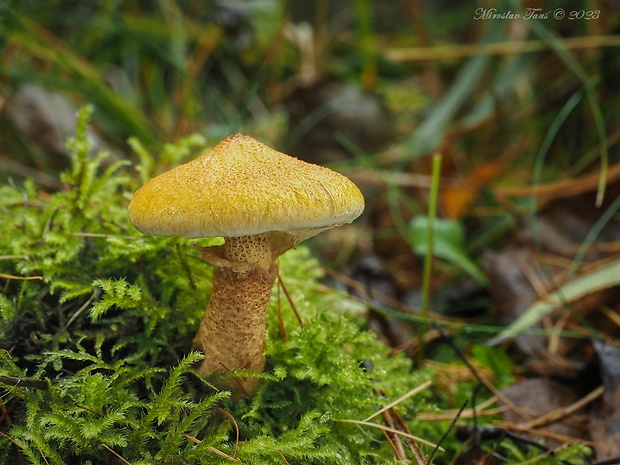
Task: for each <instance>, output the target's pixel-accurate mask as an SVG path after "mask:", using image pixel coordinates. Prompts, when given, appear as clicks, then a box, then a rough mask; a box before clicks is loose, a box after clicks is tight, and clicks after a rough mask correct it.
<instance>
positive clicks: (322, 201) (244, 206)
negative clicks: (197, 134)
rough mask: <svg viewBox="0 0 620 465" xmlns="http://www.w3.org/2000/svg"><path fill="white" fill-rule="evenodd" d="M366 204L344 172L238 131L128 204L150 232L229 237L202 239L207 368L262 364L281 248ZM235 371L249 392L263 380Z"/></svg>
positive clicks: (232, 382) (208, 372) (202, 333)
mask: <svg viewBox="0 0 620 465" xmlns="http://www.w3.org/2000/svg"><path fill="white" fill-rule="evenodd" d="M363 209H364V197H363V196H362V194H361V192H360V191H359V189H358V188H357V187H356V186H355V184H353V183H352V182H351V181H349V179H347V178H346V177H344V176H342V175H341V174H338V173H335V172H334V171H331V170H329V169H327V168H324V167H321V166H317V165H312V164H309V163H306V162H303V161H301V160H298V159H296V158H293V157H289V156H288V155H285V154H283V153H280V152H277V151H275V150H273V149H271V148H269V147H267V146H266V145H264V144H261V143H260V142H258V141H257V140H255V139H253V138H251V137H248V136H243V135H240V134H237V135H234V136H230V137H228V138H227V139H225V140H223V141H222V142H220V143H219V144H218V145H217V146H215V147H214V148H213V149H212V150H210V151H208V152H206V153H205V154H204V155H202V156H201V157H199V158H197V159H195V160H193V161H191V162H189V163H186V164H184V165H181V166H178V167H177V168H174V169H172V170H170V171H168V172H166V173H163V174H161V175H159V176H157V177H156V178H153V179H152V180H150V181H149V182H147V183H146V184H145V185H144V186H142V187H141V188H140V189H138V191H136V193H135V195H134V197H133V199H132V200H131V202H130V204H129V207H128V210H129V218H130V221H131V222H132V224H133V225H134V226H135V227H136V228H137V229H139V230H140V231H142V232H143V233H145V234H153V235H164V236H182V237H187V238H200V237H215V236H220V237H224V244H223V245H221V246H216V247H207V248H205V247H200V246H196V249H197V250H199V251H200V253H201V254H202V257H203V259H204V260H205V261H206V262H207V263H209V264H211V265H213V267H214V270H213V288H212V295H211V299H210V301H209V304H208V306H207V310H206V313H205V316H204V318H203V319H202V322H201V323H200V327H199V329H198V333H197V335H196V337H195V338H194V347H195V348H196V349H199V350H202V351H203V353H204V354H205V359H204V361H203V362H202V364H201V365H200V367H199V368H198V371H199V372H200V373H201V374H202V375H203V376H205V377H210V376H212V375H215V374H217V373H220V372H224V371H229V370H237V369H247V370H252V371H262V370H263V368H264V366H265V355H264V347H265V321H266V309H267V306H268V304H269V299H270V296H271V289H272V287H273V283H274V281H275V277H276V274H277V265H276V259H277V257H279V256H280V255H281V254H282V253H284V252H286V251H287V250H289V249H290V248H292V247H294V246H295V245H296V244H297V243H299V242H301V241H303V240H305V239H308V238H310V237H312V236H314V235H316V234H318V233H320V232H321V231H324V230H326V229H329V228H332V227H334V226H340V225H342V224H345V223H350V222H352V221H353V220H354V219H355V218H357V217H358V216H359V215H360V214H361V213H362V211H363ZM227 380H228V381H227V385H228V387H230V388H231V389H233V390H239V389H240V390H241V392H243V393H245V394H249V393H251V392H252V390H253V389H254V388H255V386H256V384H257V382H258V381H257V378H247V377H246V378H239V379H236V378H232V379H228V378H227Z"/></svg>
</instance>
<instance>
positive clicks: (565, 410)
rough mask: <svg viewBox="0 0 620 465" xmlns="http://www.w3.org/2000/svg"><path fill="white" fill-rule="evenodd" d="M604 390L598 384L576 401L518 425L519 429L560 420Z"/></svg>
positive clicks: (536, 426)
mask: <svg viewBox="0 0 620 465" xmlns="http://www.w3.org/2000/svg"><path fill="white" fill-rule="evenodd" d="M604 391H605V388H604V387H603V386H599V387H598V388H596V389H595V390H593V391H592V392H590V393H589V394H587V395H586V396H584V397H582V398H581V399H579V400H578V401H576V402H573V403H572V404H570V405H568V406H566V407H561V408H558V409H555V410H552V411H551V412H549V413H547V414H545V415H543V416H542V417H538V418H536V419H535V420H532V421H529V422H527V423H525V424H524V425H522V426H521V425H520V426H519V429H523V430H524V431H525V430H530V429H534V428H540V427H541V426H546V425H548V424H550V423H555V422H557V421H558V420H561V419H562V418H564V417H566V416H568V415H570V414H572V413H574V412H576V411H577V410H579V409H581V408H582V407H585V406H586V405H588V404H589V403H591V402H593V401H595V400H596V399H598V398H599V397H600V396H601V395H603V392H604Z"/></svg>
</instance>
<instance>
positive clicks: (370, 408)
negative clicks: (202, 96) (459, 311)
mask: <svg viewBox="0 0 620 465" xmlns="http://www.w3.org/2000/svg"><path fill="white" fill-rule="evenodd" d="M90 112H91V110H90V109H89V108H86V109H84V110H83V111H81V112H80V114H79V115H78V130H77V134H76V137H75V138H74V139H73V140H72V141H71V142H70V147H71V149H72V153H73V159H72V168H71V170H70V171H69V172H67V173H65V174H63V175H62V180H63V182H64V185H65V188H64V189H63V190H62V191H60V192H55V193H51V194H50V193H46V192H42V191H41V190H39V188H38V187H37V186H36V185H35V184H34V183H32V182H30V181H26V182H25V183H24V185H23V186H20V187H16V186H15V185H13V184H11V185H5V186H2V187H0V210H1V211H2V214H3V220H2V221H1V222H0V286H1V287H0V348H2V349H3V350H1V351H0V388H1V390H2V392H1V394H2V404H0V410H1V413H2V416H1V418H2V420H3V422H2V424H1V426H0V436H2V438H0V463H32V464H37V465H38V464H40V465H48V464H52V465H54V464H55V465H60V464H90V465H96V464H110V463H131V464H133V465H138V464H144V465H146V464H151V465H152V464H161V465H163V464H166V465H174V464H179V465H180V464H184V465H186V464H219V463H222V464H227V463H231V462H237V463H245V464H271V463H290V464H296V463H297V464H388V463H397V461H396V458H395V453H394V451H393V449H392V447H391V446H390V444H389V442H388V441H387V440H386V438H385V437H384V436H383V434H382V432H381V431H380V430H379V429H378V428H374V427H369V426H367V425H360V424H355V423H351V422H350V421H348V420H357V421H359V420H364V419H366V418H368V417H369V416H371V415H372V414H374V413H375V412H376V411H377V410H378V408H379V407H380V406H381V405H386V404H388V403H390V402H392V401H393V400H395V399H398V398H399V397H400V396H402V395H403V394H405V393H406V392H408V391H409V390H410V389H412V388H415V387H416V386H419V385H420V384H421V383H423V382H424V381H426V380H428V379H430V378H431V377H432V373H431V372H430V371H428V370H412V367H411V364H410V363H409V361H408V360H407V359H406V358H405V357H404V356H402V355H398V354H397V355H391V354H390V353H389V351H388V349H387V348H386V347H385V346H383V345H382V344H381V343H380V342H379V341H378V340H377V339H376V338H375V336H374V335H373V334H372V333H370V332H368V331H366V330H364V329H363V321H361V319H360V318H359V317H356V316H354V314H352V313H351V312H348V311H347V306H350V305H351V302H350V301H348V300H347V299H346V297H345V296H343V295H342V294H340V293H338V292H336V291H332V290H325V288H324V287H320V286H319V285H318V284H317V283H318V280H319V279H320V278H321V277H322V272H321V269H320V267H319V266H318V264H317V263H316V261H315V260H314V259H312V257H311V256H310V254H309V252H308V250H307V249H305V248H299V249H297V250H293V251H289V252H288V253H286V254H285V255H283V256H282V257H281V258H280V261H279V265H280V276H281V278H282V281H283V282H284V284H285V285H286V288H287V290H288V291H289V295H290V297H291V302H292V303H293V305H294V306H295V309H296V311H297V312H298V313H299V315H300V319H301V323H300V322H299V321H298V320H297V317H296V316H295V313H294V312H293V311H292V309H291V305H290V303H289V301H288V299H287V298H285V297H284V293H280V292H279V289H278V287H277V286H276V288H275V289H274V291H273V295H272V299H271V304H270V308H269V310H268V319H269V321H268V327H269V331H268V338H267V368H266V371H265V373H263V374H262V375H260V376H261V377H262V378H263V379H262V381H261V384H260V387H259V389H258V391H257V392H256V395H255V396H254V397H253V398H252V399H248V400H241V401H238V402H233V401H232V400H231V399H230V394H229V393H228V392H226V391H218V390H216V389H215V388H213V387H212V386H211V385H209V384H208V383H207V382H205V381H204V380H203V379H202V378H200V377H198V376H196V374H195V371H194V366H195V365H196V364H197V363H198V362H199V361H200V360H201V359H202V355H201V354H198V353H195V352H191V350H190V348H191V341H192V338H193V336H194V333H195V331H196V328H197V326H198V323H199V321H200V318H201V317H202V314H203V311H204V308H205V307H206V303H207V300H208V297H209V292H210V283H211V276H210V268H209V267H208V266H207V265H206V264H205V263H204V262H203V261H202V260H201V259H200V257H199V256H198V253H197V252H196V251H195V250H194V249H193V248H192V246H191V243H190V242H189V241H186V240H182V239H177V238H161V237H146V236H143V235H142V234H140V233H138V232H137V231H135V230H134V229H133V228H132V227H131V226H130V225H129V223H128V220H127V213H126V205H127V203H128V201H129V199H130V197H131V195H132V194H133V192H134V190H135V189H136V188H137V187H138V186H139V185H140V184H142V183H143V182H144V180H145V179H147V178H149V177H150V176H152V175H153V174H154V172H155V171H157V170H158V168H157V165H156V162H155V159H154V158H153V157H151V156H150V155H149V154H148V153H147V152H146V151H145V150H144V149H143V148H142V147H141V146H140V145H139V144H138V143H137V142H136V141H133V146H134V149H136V151H137V153H138V155H139V157H140V160H141V161H140V164H139V166H137V167H136V172H137V173H138V174H139V175H132V174H131V173H132V170H131V167H129V166H127V163H125V162H116V163H112V164H109V163H108V159H107V158H106V156H105V154H99V155H95V156H92V155H91V153H90V152H91V144H90V142H89V140H88V137H87V125H88V120H89V116H90ZM203 145H204V141H202V139H201V138H199V137H192V138H188V139H185V140H183V141H181V142H179V143H178V144H176V145H175V146H167V147H166V148H165V153H164V157H163V159H164V160H165V161H166V162H167V163H176V162H178V161H179V160H178V156H179V155H178V154H183V156H185V155H186V154H187V155H188V154H190V153H191V152H192V151H193V150H194V149H196V150H197V149H199V148H200V149H202V148H203V147H202V146H203ZM175 154H176V159H175ZM160 160H161V159H160ZM210 242H213V241H203V242H202V245H209V243H210ZM280 315H281V317H280ZM282 328H285V332H284V331H283V330H282ZM240 375H247V376H256V375H255V374H250V373H246V374H244V373H240ZM429 396H430V393H429V392H428V391H425V392H423V393H421V394H418V395H416V396H415V397H413V398H410V399H408V400H407V401H404V402H402V403H400V404H399V405H398V411H399V413H400V415H401V416H402V417H403V419H404V420H405V421H406V422H407V424H408V425H409V428H410V429H411V430H412V431H413V432H414V433H417V434H418V435H420V436H424V437H425V438H426V439H429V440H431V441H433V440H434V441H437V440H438V439H439V438H440V437H441V435H442V433H443V430H444V429H445V428H446V423H444V424H429V423H421V422H416V420H415V415H416V413H418V412H420V411H423V410H432V409H434V406H433V405H432V404H431V403H430V400H429ZM421 447H422V449H423V451H424V452H425V453H426V454H427V455H428V453H429V452H430V448H429V447H428V446H421ZM444 457H445V456H444ZM448 461H449V459H448Z"/></svg>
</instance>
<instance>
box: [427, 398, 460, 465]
mask: <svg viewBox="0 0 620 465" xmlns="http://www.w3.org/2000/svg"><path fill="white" fill-rule="evenodd" d="M466 406H467V401H465V402H464V403H463V405H462V406H461V408H460V409H459V412H458V413H457V414H456V416H455V417H454V418H453V419H452V421H451V422H450V426H448V429H447V430H446V431H445V432H444V433H443V435H442V436H441V438H440V439H439V442H438V443H437V446H435V448H434V449H433V452H431V455H430V456H429V457H428V461H427V462H426V463H427V464H428V465H430V464H431V463H432V461H433V458H434V457H435V454H436V453H437V451H438V450H441V443H442V442H444V441H445V440H446V438H447V437H448V434H450V431H452V430H453V429H454V427H455V426H456V423H457V422H458V421H459V418H460V417H461V413H462V412H463V410H465V407H466Z"/></svg>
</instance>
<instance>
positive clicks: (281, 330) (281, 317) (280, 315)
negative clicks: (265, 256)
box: [278, 275, 288, 342]
mask: <svg viewBox="0 0 620 465" xmlns="http://www.w3.org/2000/svg"><path fill="white" fill-rule="evenodd" d="M281 284H282V281H280V276H279V275H278V323H279V324H280V332H281V333H282V339H283V340H284V342H286V341H288V336H287V334H286V326H284V316H283V315H282V301H281V299H280V286H281Z"/></svg>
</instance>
